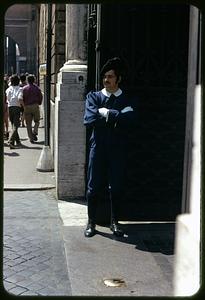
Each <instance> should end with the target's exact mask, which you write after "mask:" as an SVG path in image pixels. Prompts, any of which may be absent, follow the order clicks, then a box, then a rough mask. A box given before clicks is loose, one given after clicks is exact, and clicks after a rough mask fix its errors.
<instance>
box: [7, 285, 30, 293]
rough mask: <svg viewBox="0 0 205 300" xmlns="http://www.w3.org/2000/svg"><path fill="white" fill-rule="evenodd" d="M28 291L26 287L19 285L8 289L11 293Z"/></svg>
mask: <svg viewBox="0 0 205 300" xmlns="http://www.w3.org/2000/svg"><path fill="white" fill-rule="evenodd" d="M26 291H28V290H27V289H25V288H23V287H20V286H16V287H14V288H12V289H10V290H9V293H11V294H13V295H21V294H22V293H23V292H26Z"/></svg>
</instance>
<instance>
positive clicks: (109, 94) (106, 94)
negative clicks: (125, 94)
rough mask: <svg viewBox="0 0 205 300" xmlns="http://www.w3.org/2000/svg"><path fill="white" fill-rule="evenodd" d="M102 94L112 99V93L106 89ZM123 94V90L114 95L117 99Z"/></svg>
mask: <svg viewBox="0 0 205 300" xmlns="http://www.w3.org/2000/svg"><path fill="white" fill-rule="evenodd" d="M101 92H102V93H103V95H105V96H107V97H110V96H111V95H112V93H110V92H108V91H107V90H106V89H105V88H104V89H102V90H101ZM121 94H122V90H121V89H118V90H117V91H116V92H115V93H113V95H115V97H118V96H120V95H121Z"/></svg>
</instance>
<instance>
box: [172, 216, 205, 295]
mask: <svg viewBox="0 0 205 300" xmlns="http://www.w3.org/2000/svg"><path fill="white" fill-rule="evenodd" d="M195 223H196V222H195V219H194V218H193V216H192V215H191V214H183V215H179V216H178V218H177V228H176V242H175V253H176V254H175V255H176V259H175V273H174V280H173V286H174V296H184V297H185V296H191V295H193V294H195V293H196V292H197V291H198V289H199V287H200V241H199V239H198V238H197V236H198V234H197V233H196V224H195Z"/></svg>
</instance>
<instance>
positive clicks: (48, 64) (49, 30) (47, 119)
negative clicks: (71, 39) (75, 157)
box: [44, 3, 52, 146]
mask: <svg viewBox="0 0 205 300" xmlns="http://www.w3.org/2000/svg"><path fill="white" fill-rule="evenodd" d="M47 5H48V6H47V7H48V27H47V56H46V95H45V96H46V97H45V105H44V108H45V113H44V118H45V120H44V124H45V146H49V142H50V141H49V128H50V94H51V93H50V90H51V88H50V84H51V39H52V27H51V26H52V4H51V3H48V4H47Z"/></svg>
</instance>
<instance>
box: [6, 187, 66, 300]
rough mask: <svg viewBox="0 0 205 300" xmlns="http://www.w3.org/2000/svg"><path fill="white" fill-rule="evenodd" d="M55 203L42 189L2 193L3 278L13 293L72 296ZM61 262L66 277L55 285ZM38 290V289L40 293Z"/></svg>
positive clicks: (60, 224) (52, 197)
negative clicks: (57, 270) (59, 284)
mask: <svg viewBox="0 0 205 300" xmlns="http://www.w3.org/2000/svg"><path fill="white" fill-rule="evenodd" d="M61 230H62V222H61V220H60V216H59V213H58V207H57V202H56V200H55V198H54V196H53V194H52V193H47V192H45V191H24V192H17V191H13V192H11V191H8V192H5V193H4V252H3V255H4V261H3V263H4V268H3V273H4V274H3V276H4V281H6V282H7V287H9V289H10V291H11V292H12V293H13V294H15V295H34V296H35V295H46V296H48V295H49V296H54V295H61V294H62V292H61V290H63V295H71V289H70V288H69V287H70V285H69V278H68V272H67V263H66V257H65V250H64V241H63V235H62V233H61ZM56 264H60V266H61V272H62V273H63V274H65V278H63V279H62V281H61V286H59V287H58V285H57V283H56V278H57V276H59V273H58V272H56V269H58V267H59V266H57V265H56ZM39 290H41V292H39Z"/></svg>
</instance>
